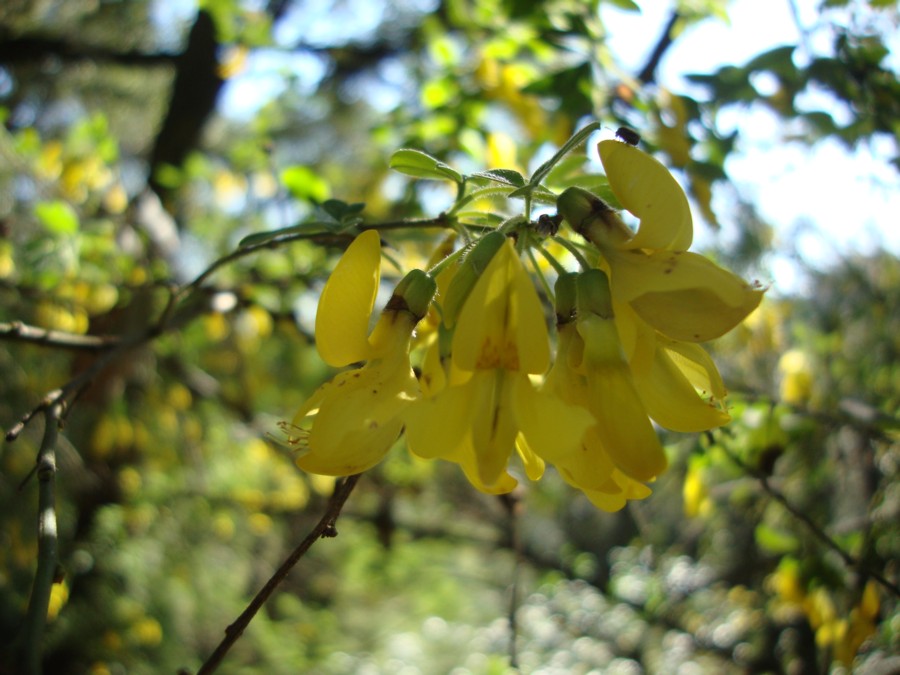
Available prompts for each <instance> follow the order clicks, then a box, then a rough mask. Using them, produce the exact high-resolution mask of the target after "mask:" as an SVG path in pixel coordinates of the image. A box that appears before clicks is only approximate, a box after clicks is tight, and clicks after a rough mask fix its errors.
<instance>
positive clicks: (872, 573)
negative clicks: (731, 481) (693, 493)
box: [720, 446, 900, 598]
mask: <svg viewBox="0 0 900 675" xmlns="http://www.w3.org/2000/svg"><path fill="white" fill-rule="evenodd" d="M720 447H721V446H720ZM725 453H726V454H727V455H728V457H729V458H730V459H731V461H732V462H734V463H735V464H737V465H738V466H739V467H740V468H741V469H742V470H743V471H745V472H746V473H748V474H749V475H751V476H753V477H754V478H756V480H757V481H759V484H760V486H762V489H763V490H764V491H765V493H766V494H767V495H769V497H771V498H772V499H774V500H775V501H776V502H778V503H779V504H781V506H782V507H783V508H784V509H785V510H786V511H787V512H788V513H790V514H791V515H792V516H793V517H794V518H796V519H797V520H799V521H800V522H801V523H803V524H804V525H805V526H806V528H807V529H808V530H809V531H810V532H811V533H812V534H813V536H815V537H816V539H818V540H819V541H821V542H822V543H823V544H825V546H827V547H828V548H829V549H831V550H832V551H834V552H835V553H837V555H838V556H839V557H840V559H841V560H842V561H843V563H844V564H845V565H846V566H847V567H849V568H851V569H856V570H859V571H860V572H861V573H862V574H864V575H866V576H869V577H872V578H873V579H875V581H877V582H878V583H879V584H881V585H882V586H883V587H884V588H885V589H887V590H889V591H890V592H891V593H893V594H894V595H896V596H897V597H898V598H900V587H898V586H897V585H896V584H895V583H893V582H892V581H891V580H890V579H888V578H887V577H885V576H884V575H883V574H881V573H880V572H879V571H878V570H874V569H872V568H871V567H870V566H869V565H867V564H866V563H865V561H863V560H858V559H857V558H855V557H853V556H852V555H850V554H849V553H847V551H845V550H844V549H843V548H842V547H841V545H840V544H838V543H837V542H836V541H835V540H834V539H832V538H831V537H830V536H829V535H828V533H827V532H825V530H823V529H822V528H821V527H820V526H819V525H818V523H816V522H815V521H814V520H813V519H812V518H810V517H809V516H808V515H807V514H805V513H804V512H803V511H801V510H800V509H798V508H797V507H796V506H794V505H793V504H791V502H790V500H788V498H787V497H785V495H784V493H783V492H781V491H780V490H778V489H777V488H775V487H773V486H772V484H771V483H770V482H769V477H768V476H766V474H764V473H763V472H762V471H759V470H758V469H755V468H754V467H752V466H750V465H749V464H747V463H746V462H744V461H743V460H742V459H741V458H740V457H738V456H737V455H735V454H734V453H732V452H731V451H729V450H728V449H725Z"/></svg>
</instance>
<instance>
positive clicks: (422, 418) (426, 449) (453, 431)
mask: <svg viewBox="0 0 900 675" xmlns="http://www.w3.org/2000/svg"><path fill="white" fill-rule="evenodd" d="M473 414H474V410H473V397H472V395H471V392H470V391H469V389H468V388H467V387H447V388H446V389H442V390H441V391H439V392H438V393H437V394H436V395H434V396H432V397H429V398H421V399H419V400H417V401H416V402H415V403H413V404H412V405H411V406H410V407H409V408H407V410H406V411H404V413H403V420H404V423H405V424H406V445H407V447H408V448H409V451H410V452H412V453H413V454H414V455H417V456H419V457H422V458H423V459H438V458H440V459H449V458H450V457H454V456H456V454H457V453H458V452H459V447H460V446H461V445H462V444H463V443H464V442H465V440H466V438H467V437H468V435H469V428H470V426H471V424H472V422H471V419H472V415H473Z"/></svg>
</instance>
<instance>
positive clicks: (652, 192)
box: [286, 140, 763, 511]
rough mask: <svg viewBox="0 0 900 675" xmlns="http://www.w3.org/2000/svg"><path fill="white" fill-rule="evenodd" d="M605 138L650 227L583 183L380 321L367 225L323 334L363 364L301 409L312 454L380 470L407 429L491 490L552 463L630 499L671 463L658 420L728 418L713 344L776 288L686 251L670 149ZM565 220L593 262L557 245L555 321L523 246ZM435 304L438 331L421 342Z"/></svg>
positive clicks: (302, 435)
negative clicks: (571, 261)
mask: <svg viewBox="0 0 900 675" xmlns="http://www.w3.org/2000/svg"><path fill="white" fill-rule="evenodd" d="M599 151H600V158H601V161H602V163H603V165H604V168H605V169H606V174H607V178H608V181H609V186H610V189H611V191H612V192H613V194H614V195H615V197H616V198H617V199H618V201H619V202H620V203H621V205H622V206H623V207H624V208H625V209H626V210H627V211H629V212H630V213H631V214H632V215H633V216H634V217H636V218H637V219H638V220H639V226H638V227H637V229H636V231H633V230H632V229H630V228H629V227H627V226H626V225H625V224H624V222H623V221H622V220H621V218H620V217H619V214H618V213H617V212H616V211H615V210H614V209H613V208H612V207H610V206H609V205H608V204H606V202H604V201H603V200H601V199H600V198H599V197H597V196H595V195H593V194H592V193H590V192H587V191H586V190H583V189H580V188H568V189H566V190H565V191H564V192H562V193H561V194H560V195H558V197H557V199H556V207H557V213H556V214H555V215H554V216H545V217H544V219H543V220H540V219H539V220H538V221H537V222H531V221H530V220H529V219H528V218H519V219H512V220H511V221H508V223H507V224H506V225H505V226H503V227H499V228H496V229H489V230H488V231H487V232H483V233H482V234H481V235H480V236H479V237H477V239H476V240H475V241H473V242H472V243H471V244H470V245H468V246H467V247H464V248H462V249H460V250H458V251H455V252H451V253H449V255H448V256H447V257H446V258H445V259H444V260H442V261H441V262H439V263H438V264H437V265H436V266H435V267H434V268H432V269H431V270H429V271H428V272H425V271H421V270H413V271H412V272H410V273H409V274H408V275H407V276H406V277H405V278H404V279H403V280H402V281H401V282H400V284H399V285H398V286H397V288H396V289H395V291H394V293H393V296H392V297H391V299H390V301H389V302H388V303H387V306H386V307H385V308H384V310H383V311H382V312H381V314H380V316H379V318H378V320H377V323H376V324H375V327H374V329H373V330H372V331H371V332H369V320H370V317H371V315H372V312H373V309H374V305H375V296H376V291H377V289H378V285H379V282H380V266H381V240H380V237H379V234H378V233H377V231H375V230H367V231H363V232H362V233H361V234H359V235H358V236H357V237H356V239H355V240H354V241H353V242H352V243H351V244H350V246H349V248H348V249H347V251H346V252H345V253H344V255H343V256H342V258H341V259H340V261H339V262H338V264H337V266H336V267H335V269H334V271H333V273H332V274H331V276H330V278H329V279H328V282H327V283H326V285H325V288H324V290H323V292H322V295H321V299H320V301H319V307H318V313H317V317H316V327H315V334H316V345H317V348H318V350H319V353H320V355H321V356H322V358H323V359H324V361H325V362H326V363H328V364H329V365H331V366H334V367H344V366H348V365H351V364H357V363H362V364H363V365H362V366H360V367H355V368H352V369H350V370H347V371H344V372H342V373H340V374H338V375H337V376H336V377H335V378H334V379H333V380H331V381H330V382H328V383H326V384H325V385H323V386H322V387H320V388H319V389H318V390H317V391H316V392H315V393H314V394H313V395H312V396H311V397H310V398H309V399H308V400H307V401H306V402H305V403H304V404H303V405H302V406H301V408H300V410H299V411H298V413H297V414H296V415H295V417H294V419H293V421H292V423H291V424H290V425H286V428H287V430H288V434H289V442H290V443H291V444H292V445H293V446H294V447H295V448H296V450H297V464H298V465H299V466H300V467H301V468H302V469H304V470H306V471H308V472H311V473H314V474H325V475H331V476H341V475H350V474H355V473H359V472H362V471H365V470H367V469H369V468H370V467H372V466H374V465H375V464H377V463H378V462H379V461H381V459H382V458H383V457H384V456H385V454H386V453H387V452H388V451H389V450H390V448H391V447H392V446H393V445H394V443H395V442H396V441H397V439H398V438H399V437H400V435H401V434H405V439H406V444H407V447H408V449H409V450H410V451H411V452H412V453H413V454H414V455H416V456H418V457H421V458H426V459H443V460H447V461H450V462H454V463H456V464H458V465H459V466H460V468H461V469H462V471H463V472H464V473H465V475H466V477H467V478H468V479H469V481H470V482H471V483H472V484H473V485H474V486H475V487H476V488H478V489H479V490H481V491H483V492H486V493H490V494H499V493H506V492H509V491H511V490H512V489H513V488H514V487H515V486H516V485H517V479H516V478H515V477H514V474H516V473H517V472H519V471H521V472H523V473H524V475H525V476H527V477H528V478H529V479H531V480H537V479H538V478H540V477H541V475H542V474H543V472H544V469H545V464H546V463H550V464H553V465H554V466H555V467H556V469H557V470H558V471H559V473H560V474H561V475H562V477H563V478H564V479H565V480H566V481H567V482H568V483H570V484H571V485H573V486H575V487H576V488H578V489H580V490H582V491H583V492H584V494H585V495H586V496H587V497H588V498H589V499H590V500H591V502H592V503H594V504H595V505H596V506H597V507H599V508H601V509H604V510H608V511H614V510H617V509H620V508H622V507H623V506H624V505H625V503H626V502H627V501H628V500H631V499H641V498H644V497H646V496H647V495H648V494H650V489H649V488H648V486H647V483H649V482H652V481H653V480H654V479H655V478H656V477H657V476H658V475H659V474H660V473H661V472H662V471H663V470H664V469H665V467H666V456H665V453H664V451H663V448H662V446H661V444H660V441H659V438H658V435H657V431H656V429H655V428H654V422H655V423H656V424H658V425H660V426H662V427H665V428H668V429H671V430H674V431H681V432H697V431H703V430H706V429H711V428H714V427H717V426H720V425H722V424H725V423H726V422H727V421H728V419H729V417H728V414H727V413H726V412H725V410H724V397H725V387H724V384H723V382H722V379H721V377H720V375H719V373H718V371H717V369H716V366H715V364H714V363H713V361H712V359H711V358H710V357H709V355H708V354H707V352H706V351H705V350H704V349H703V348H702V347H701V346H700V345H699V344H698V343H700V342H703V341H706V340H710V339H713V338H715V337H718V336H720V335H722V334H723V333H725V332H727V331H728V330H730V329H731V328H733V327H734V326H735V325H737V324H738V323H739V322H740V321H741V320H743V318H744V317H746V316H747V315H748V314H749V313H750V312H751V311H753V309H754V308H755V307H756V306H757V305H758V304H759V302H760V299H761V297H762V293H763V291H762V290H760V289H759V288H757V287H754V286H752V285H750V284H748V283H746V282H744V281H743V280H741V279H740V278H738V277H736V276H735V275H733V274H731V273H730V272H728V271H726V270H724V269H722V268H720V267H718V266H717V265H716V264H714V263H713V262H712V261H710V260H708V259H707V258H705V257H703V256H701V255H698V254H696V253H692V252H689V251H688V250H687V249H688V247H689V246H690V244H691V241H692V237H693V226H692V220H691V214H690V208H689V205H688V202H687V198H686V197H685V194H684V192H683V190H682V189H681V187H680V186H679V185H678V183H677V182H676V180H675V179H674V177H673V176H672V175H671V174H670V173H669V172H668V170H666V168H665V167H664V166H663V165H662V164H660V163H659V162H658V161H657V160H655V159H653V158H652V157H651V156H650V155H648V154H646V153H644V152H643V151H641V150H640V149H638V148H637V147H635V146H633V145H630V144H628V143H625V142H621V141H618V140H607V141H602V142H601V143H600V146H599ZM548 223H549V226H548ZM562 223H567V224H568V225H569V226H570V228H571V230H572V232H574V233H575V234H577V235H580V237H577V238H576V237H573V238H572V239H566V240H565V242H564V243H566V245H567V247H568V248H569V250H570V251H571V252H572V253H573V255H574V257H576V259H577V260H578V262H579V263H580V270H579V271H568V270H567V269H565V268H564V267H563V265H562V264H561V263H559V262H558V261H554V268H555V272H556V285H555V290H554V292H553V293H549V292H548V293H547V295H553V296H555V297H554V302H555V314H556V326H555V331H554V330H551V327H550V326H548V323H549V322H548V321H547V314H546V312H545V304H544V303H543V302H542V300H541V298H540V296H539V293H538V290H537V288H536V286H535V282H534V280H533V277H532V274H531V273H529V272H528V271H527V270H526V267H525V265H524V264H523V259H525V260H529V259H530V260H532V261H533V260H534V258H533V256H532V255H531V251H529V249H531V248H539V247H541V246H543V244H544V242H545V241H551V237H552V238H553V239H555V240H556V241H557V242H559V240H560V236H556V234H557V233H556V229H557V228H558V227H559V225H561V224H562ZM548 229H549V230H550V231H549V232H548ZM541 234H542V235H543V236H544V237H546V238H545V239H542V238H541V236H540V235H541ZM570 236H571V235H570ZM544 253H546V251H544ZM534 267H535V268H536V269H537V270H538V271H539V267H538V266H536V265H535V266H534ZM546 289H547V291H549V285H546ZM426 316H429V317H430V320H429V321H428V322H423V326H424V325H426V324H427V326H428V328H431V329H432V330H423V331H422V332H423V335H420V336H418V338H417V339H416V340H413V337H414V331H415V329H416V326H417V324H418V323H419V322H420V321H421V320H422V319H423V318H424V317H426ZM411 347H412V350H413V352H414V355H415V358H416V359H417V364H418V365H419V374H418V375H416V374H415V373H414V371H413V368H412V365H411V360H410V359H411ZM514 456H516V457H518V459H519V461H520V464H515V463H514V464H513V465H512V466H511V459H512V458H513V457H514ZM518 466H520V467H521V469H519V468H516V467H518Z"/></svg>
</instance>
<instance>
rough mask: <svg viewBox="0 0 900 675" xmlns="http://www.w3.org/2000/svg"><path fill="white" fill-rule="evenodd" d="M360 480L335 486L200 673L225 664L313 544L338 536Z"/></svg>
mask: <svg viewBox="0 0 900 675" xmlns="http://www.w3.org/2000/svg"><path fill="white" fill-rule="evenodd" d="M357 481H359V474H357V475H355V476H348V477H347V478H345V479H344V480H343V481H341V482H340V483H338V484H337V485H336V486H335V488H334V493H333V494H332V495H331V499H330V500H329V501H328V506H327V507H326V508H325V513H324V514H323V515H322V518H321V519H320V520H319V522H318V523H317V524H316V526H315V527H314V528H313V529H312V530H311V531H310V533H309V534H308V535H306V538H305V539H304V540H303V541H302V542H300V545H299V546H297V548H295V549H294V550H293V551H291V554H290V555H289V556H288V557H287V559H286V560H285V561H284V562H283V563H282V564H281V566H280V567H279V568H278V569H277V570H275V573H274V574H272V576H271V578H270V579H269V580H268V581H267V582H266V584H265V586H263V587H262V589H261V590H260V591H259V593H257V594H256V596H255V597H254V598H253V600H251V601H250V604H249V605H247V609H245V610H244V611H243V612H242V613H241V615H240V616H239V617H238V618H237V619H235V621H234V623H232V624H231V625H230V626H228V628H226V629H225V637H224V638H223V639H222V642H220V643H219V646H218V647H216V650H215V651H214V652H213V653H212V655H211V656H210V657H209V658H208V659H207V660H206V662H205V663H204V664H203V665H202V666H201V667H200V670H198V671H197V675H208V674H209V673H212V672H215V670H216V668H218V667H219V665H221V663H222V660H223V659H224V658H225V655H226V654H227V653H228V650H229V649H231V646H232V645H233V644H234V643H235V642H237V640H238V639H239V638H240V637H241V635H243V633H244V631H245V630H246V628H247V626H249V625H250V622H251V621H252V620H253V617H254V616H256V613H257V612H258V611H259V610H260V609H261V608H262V606H263V605H264V604H265V603H266V601H267V600H268V599H269V597H270V596H271V595H272V593H274V592H275V589H276V588H278V585H279V584H280V583H281V582H282V581H284V580H285V578H286V577H287V575H288V574H289V573H290V571H291V570H292V569H293V568H294V566H295V565H296V564H297V562H298V561H299V560H300V558H302V557H303V556H304V555H305V554H306V552H307V551H308V550H309V549H310V548H311V547H312V545H313V544H315V543H316V542H317V541H318V540H319V539H321V538H322V537H335V536H337V529H335V523H336V521H337V518H338V516H339V515H340V513H341V509H342V508H343V507H344V503H345V502H346V501H347V498H348V497H349V496H350V493H351V492H353V488H354V487H356V483H357Z"/></svg>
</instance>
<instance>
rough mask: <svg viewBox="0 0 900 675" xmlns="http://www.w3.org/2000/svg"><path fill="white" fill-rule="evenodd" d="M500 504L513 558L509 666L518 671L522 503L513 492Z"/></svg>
mask: <svg viewBox="0 0 900 675" xmlns="http://www.w3.org/2000/svg"><path fill="white" fill-rule="evenodd" d="M500 503H501V504H503V507H504V510H505V511H506V516H507V528H508V532H509V545H510V548H511V549H512V551H513V555H514V556H515V558H514V560H513V573H512V583H511V584H510V593H509V665H510V667H511V668H514V669H516V670H518V668H519V651H518V648H517V644H516V640H517V638H518V635H519V621H518V616H517V615H518V612H519V579H520V576H521V568H522V563H523V561H524V554H523V552H522V539H521V537H520V536H519V513H520V511H521V509H522V503H521V500H520V499H519V496H518V495H517V494H516V493H515V492H512V493H510V494H505V495H500Z"/></svg>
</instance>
